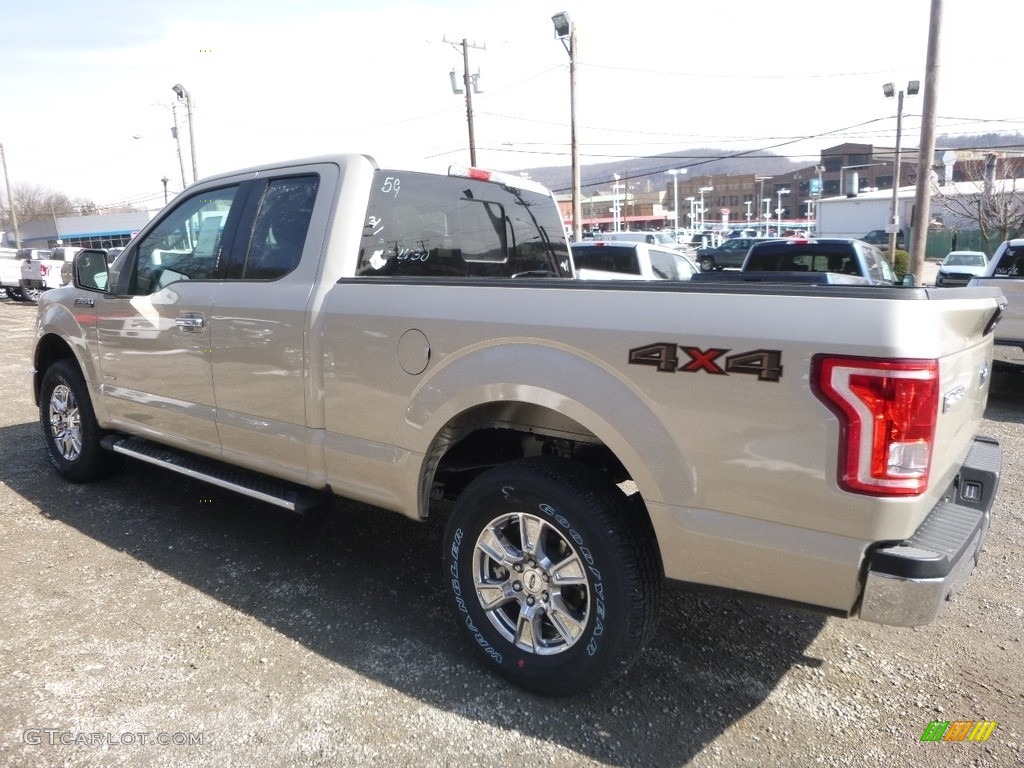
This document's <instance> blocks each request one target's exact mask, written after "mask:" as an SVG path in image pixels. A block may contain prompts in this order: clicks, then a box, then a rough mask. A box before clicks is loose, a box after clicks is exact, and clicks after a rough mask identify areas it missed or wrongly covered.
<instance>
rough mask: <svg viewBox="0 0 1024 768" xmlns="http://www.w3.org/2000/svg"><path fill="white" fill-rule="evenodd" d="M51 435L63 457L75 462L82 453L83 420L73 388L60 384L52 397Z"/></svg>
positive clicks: (54, 389) (55, 388)
mask: <svg viewBox="0 0 1024 768" xmlns="http://www.w3.org/2000/svg"><path fill="white" fill-rule="evenodd" d="M50 434H51V435H52V436H53V444H54V447H55V448H56V449H57V451H58V452H59V453H60V455H61V457H62V458H64V459H66V460H67V461H74V460H75V459H77V458H78V457H79V455H81V453H82V418H81V416H80V414H79V412H78V401H77V400H76V399H75V395H74V393H73V392H72V391H71V388H70V387H68V386H67V385H66V384H58V385H57V386H56V387H54V388H53V393H52V394H51V395H50Z"/></svg>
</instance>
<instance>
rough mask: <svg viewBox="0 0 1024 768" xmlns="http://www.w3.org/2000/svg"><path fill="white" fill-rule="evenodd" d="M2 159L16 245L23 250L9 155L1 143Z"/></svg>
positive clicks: (0, 152)
mask: <svg viewBox="0 0 1024 768" xmlns="http://www.w3.org/2000/svg"><path fill="white" fill-rule="evenodd" d="M0 160H3V164H4V184H6V185H7V207H8V208H10V209H11V223H12V224H13V225H14V247H15V248H17V249H18V250H19V251H20V250H21V233H20V232H19V231H18V214H17V212H16V211H15V210H14V198H13V197H11V180H10V179H9V178H7V155H5V154H4V145H3V144H0Z"/></svg>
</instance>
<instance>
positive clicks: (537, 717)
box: [0, 299, 1024, 768]
mask: <svg viewBox="0 0 1024 768" xmlns="http://www.w3.org/2000/svg"><path fill="white" fill-rule="evenodd" d="M34 319H35V310H34V308H33V307H31V306H28V305H21V304H15V303H12V302H10V301H8V300H7V299H3V300H0V328H2V329H3V335H2V339H3V349H2V351H0V392H2V394H3V397H2V401H0V765H3V766H26V767H31V766H40V767H41V766H47V767H50V766H97V767H98V766H217V768H228V767H230V766H254V765H260V766H362V765H370V766H378V765H379V766H383V765H388V766H406V765H417V766H419V765H423V766H462V765H467V766H496V765H527V766H533V765H549V766H581V765H582V766H598V765H609V766H683V765H691V766H735V765H746V766H774V765H778V766H808V765H824V766H872V767H875V766H882V765H884V766H914V767H915V768H930V767H936V768H937V767H938V766H949V765H963V766H1018V765H1024V656H1022V651H1024V646H1022V635H1024V595H1022V589H1021V578H1022V575H1024V555H1022V549H1024V547H1022V545H1024V487H1022V486H1024V471H1022V466H1024V463H1022V462H1024V375H1021V374H1016V373H1012V372H1011V373H1007V372H997V373H996V374H995V375H994V378H993V384H992V386H993V393H992V397H991V399H990V403H989V408H988V411H987V413H986V422H985V425H984V428H985V431H986V432H987V433H988V434H990V435H993V436H995V437H997V438H999V439H1000V441H1001V442H1002V444H1003V447H1004V451H1005V454H1004V465H1003V481H1002V487H1001V491H1000V495H999V498H998V499H997V504H996V509H995V515H994V520H993V524H992V529H991V533H990V535H989V538H988V542H987V545H986V547H985V552H984V555H983V559H982V562H981V565H980V566H979V567H978V569H977V570H976V571H975V573H974V576H973V578H972V580H971V581H970V583H969V584H968V586H967V587H966V589H965V590H964V591H963V592H962V593H961V594H960V595H959V596H958V597H957V599H956V600H955V601H954V602H953V603H952V604H951V605H950V606H948V608H947V610H946V611H945V612H944V614H943V615H942V616H941V617H940V618H939V620H938V621H937V622H935V623H934V624H932V625H930V626H927V627H923V628H918V629H901V628H889V627H880V626H876V625H871V624H866V623H861V622H858V621H844V620H838V619H832V618H825V617H822V616H818V615H814V614H809V613H804V612H801V611H798V610H793V609H788V608H781V607H776V606H772V605H764V604H760V603H755V602H739V601H734V600H725V599H721V598H716V597H712V596H696V595H691V594H685V593H671V594H670V596H669V600H668V602H667V605H666V610H665V611H664V613H663V616H662V622H661V625H660V630H659V632H658V635H657V637H656V640H655V642H654V643H653V645H652V646H651V647H650V648H649V650H648V651H647V652H646V653H645V654H644V656H643V657H642V658H641V659H640V661H639V662H638V664H637V665H636V666H635V667H634V668H633V670H632V671H631V672H630V674H628V675H627V676H626V677H625V678H624V679H623V680H621V681H620V682H618V683H617V684H615V685H614V686H613V687H611V688H609V689H604V690H602V691H600V692H599V693H597V694H594V695H591V696H587V697H581V698H573V699H562V700H549V699H542V698H538V697H536V696H532V695H530V694H527V693H524V692H522V691H520V690H518V689H515V688H512V687H509V686H508V685H507V684H506V683H504V682H503V681H502V680H500V679H499V678H496V677H494V676H492V675H490V674H489V673H487V672H485V671H483V669H482V667H480V666H479V665H478V664H477V662H476V660H475V658H474V657H473V656H471V655H470V653H469V650H470V649H469V647H468V645H467V641H466V640H465V638H464V637H463V634H464V633H462V632H460V631H459V630H458V628H457V627H456V626H455V622H454V619H453V618H452V617H451V615H450V613H449V610H448V607H449V606H448V602H447V599H446V595H445V592H444V590H443V583H442V579H441V574H440V571H441V568H440V538H441V530H440V528H439V527H438V525H437V524H436V523H432V524H427V525H418V524H416V523H413V522H410V521H407V520H405V519H404V518H401V517H399V516H397V515H394V514H391V513H386V512H380V511H377V510H373V509H369V508H366V507H362V506H355V505H351V504H347V503H342V502H338V503H337V504H336V505H335V506H334V508H333V509H332V510H331V514H330V515H329V516H328V517H327V519H326V520H323V521H319V522H314V521H305V520H301V519H296V518H294V517H292V516H290V515H288V514H287V513H283V512H279V511H277V510H275V509H274V508H272V507H269V506H266V505H262V504H259V503H256V502H252V501H250V500H247V499H244V498H241V497H238V496H235V495H233V494H231V493H229V492H227V491H221V490H219V489H217V488H212V487H208V486H206V485H203V484H200V483H195V482H191V481H189V480H187V479H184V478H181V477H178V476H175V475H172V474H170V473H168V472H164V471H162V470H159V469H156V468H151V467H148V466H146V465H143V464H139V463H135V462H129V463H126V464H125V467H124V469H123V470H122V471H121V472H120V473H119V474H117V475H116V476H115V477H113V478H111V479H109V480H106V481H103V482H101V483H97V484H94V485H89V486H75V485H71V484H68V483H65V482H63V481H61V480H60V479H58V477H57V476H56V474H54V472H53V471H52V470H51V469H50V467H49V464H48V463H47V461H46V459H45V457H44V450H43V447H42V442H41V439H40V437H39V429H38V426H37V424H36V411H35V408H34V406H33V403H32V400H31V396H30V391H29V379H28V369H29V366H30V350H31V346H32V338H33V322H34ZM933 720H976V721H980V720H985V721H997V722H998V725H997V726H996V728H995V730H994V732H993V733H992V734H991V736H990V738H989V739H988V740H987V741H985V742H974V743H968V742H942V743H930V742H924V743H923V742H921V740H920V739H921V735H922V733H923V732H924V730H925V728H926V727H927V726H928V724H929V722H930V721H933Z"/></svg>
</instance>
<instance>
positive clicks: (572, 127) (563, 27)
mask: <svg viewBox="0 0 1024 768" xmlns="http://www.w3.org/2000/svg"><path fill="white" fill-rule="evenodd" d="M551 22H552V23H553V24H554V25H555V35H556V36H557V37H558V39H559V40H561V41H562V45H563V46H565V50H566V51H567V52H568V53H569V133H570V141H571V143H572V238H573V241H574V242H577V243H578V242H579V241H580V240H581V239H582V224H583V222H582V218H583V216H582V214H581V213H580V146H579V141H578V139H577V137H576V25H575V24H573V23H572V22H571V21H570V20H569V14H567V13H566V12H565V11H561V12H559V13H556V14H555V15H554V16H552V17H551ZM566 38H568V42H566Z"/></svg>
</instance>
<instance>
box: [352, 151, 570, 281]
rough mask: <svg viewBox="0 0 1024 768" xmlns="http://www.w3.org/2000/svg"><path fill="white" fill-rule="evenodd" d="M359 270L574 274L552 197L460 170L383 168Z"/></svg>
mask: <svg viewBox="0 0 1024 768" xmlns="http://www.w3.org/2000/svg"><path fill="white" fill-rule="evenodd" d="M356 275H357V276H362V277H385V276H386V277H399V278H400V277H438V278H460V277H475V278H509V277H572V267H571V262H570V260H569V249H568V245H567V243H566V239H565V230H564V228H563V226H562V222H561V220H560V216H559V212H558V208H557V206H556V205H555V204H554V202H553V201H552V199H551V197H550V195H547V194H542V193H541V192H539V191H534V190H531V189H523V188H519V187H516V186H513V185H511V184H504V183H495V182H488V181H482V180H477V179H471V178H466V177H459V176H439V175H436V174H427V173H417V172H407V171H391V170H379V171H376V172H375V174H374V183H373V188H372V190H371V193H370V200H369V204H368V206H367V211H366V218H365V219H364V222H363V237H362V241H361V243H360V248H359V265H358V267H357V270H356Z"/></svg>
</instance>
